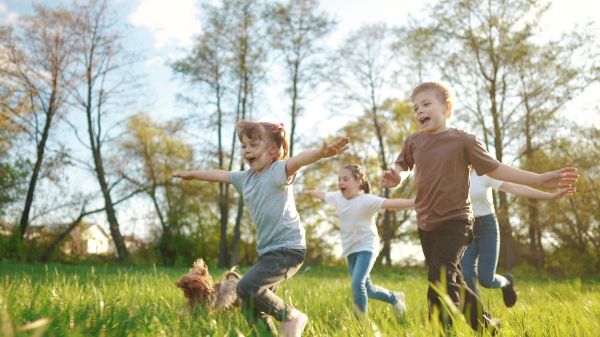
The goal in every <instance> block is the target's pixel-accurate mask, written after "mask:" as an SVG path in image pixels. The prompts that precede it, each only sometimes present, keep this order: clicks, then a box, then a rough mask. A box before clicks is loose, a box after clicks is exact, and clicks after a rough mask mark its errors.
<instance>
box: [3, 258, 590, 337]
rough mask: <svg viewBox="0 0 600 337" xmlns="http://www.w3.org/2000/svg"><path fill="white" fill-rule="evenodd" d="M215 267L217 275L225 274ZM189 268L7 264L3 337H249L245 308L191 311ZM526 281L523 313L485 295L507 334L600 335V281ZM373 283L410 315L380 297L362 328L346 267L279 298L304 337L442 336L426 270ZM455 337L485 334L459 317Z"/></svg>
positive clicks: (315, 270) (400, 272) (314, 274)
mask: <svg viewBox="0 0 600 337" xmlns="http://www.w3.org/2000/svg"><path fill="white" fill-rule="evenodd" d="M212 271H213V276H214V277H215V278H216V276H218V275H219V274H220V273H219V271H218V270H214V268H213V269H212ZM243 271H244V269H242V272H243ZM186 272H187V269H186V268H167V267H152V266H150V267H118V266H112V265H102V266H92V265H60V264H48V265H44V264H26V263H18V262H8V261H0V336H2V337H4V336H6V337H12V336H36V337H37V336H248V334H249V331H250V329H249V327H248V325H247V324H246V322H245V320H244V319H243V317H242V316H241V314H240V313H239V311H237V310H236V311H233V312H227V313H222V314H218V315H215V314H209V313H207V312H206V311H205V310H203V309H200V310H196V311H195V312H194V313H190V312H189V310H188V309H187V307H186V303H185V301H184V299H183V296H182V294H181V292H180V290H179V289H177V288H176V287H175V285H174V283H175V281H177V280H178V279H179V277H181V276H182V275H183V274H185V273H186ZM517 275H518V278H517V282H518V283H517V290H518V293H519V301H518V303H517V305H516V306H515V307H514V308H511V309H507V308H505V307H504V305H503V303H502V296H501V292H500V291H497V290H496V291H489V290H486V289H483V290H482V298H483V300H484V302H485V304H486V305H487V307H488V308H489V311H490V312H491V313H493V314H494V316H495V317H497V318H498V319H500V321H501V324H502V328H501V330H500V333H499V336H598V335H600V280H598V279H580V278H563V279H560V280H557V279H551V278H549V277H541V276H533V274H530V275H528V276H523V275H519V274H517ZM372 278H373V280H374V282H375V283H376V284H379V285H382V286H385V287H387V288H389V289H391V290H402V291H404V292H405V294H406V299H407V304H408V312H407V314H406V316H405V317H404V318H403V319H399V318H397V317H395V316H394V314H393V312H392V310H391V307H390V306H389V305H387V304H385V303H381V302H377V301H373V300H371V301H369V312H370V322H371V324H367V325H365V324H360V323H358V322H357V321H356V320H355V319H354V318H353V314H352V304H351V296H350V289H349V287H350V282H349V277H348V275H347V272H346V269H345V268H343V267H331V268H330V267H327V268H325V267H312V268H307V267H306V266H305V267H304V268H303V269H302V270H301V271H300V273H299V274H298V275H296V276H294V277H293V278H292V279H291V280H288V281H285V282H283V283H282V284H281V287H280V288H279V291H278V294H280V295H281V296H283V297H284V298H285V299H286V300H287V301H289V302H290V303H292V304H293V305H294V306H296V307H298V308H299V309H300V310H302V311H304V312H305V313H307V314H308V316H309V318H310V322H309V325H308V327H307V330H305V334H304V336H411V337H417V336H434V335H435V334H436V331H437V329H438V327H437V326H435V325H434V324H430V323H429V322H428V320H427V306H426V302H425V293H426V287H427V284H426V281H425V279H426V278H425V274H424V272H423V271H421V270H415V269H401V268H383V267H376V268H375V270H374V271H373V273H372ZM453 335H455V336H475V335H476V334H475V333H473V332H472V331H471V330H470V329H469V328H468V327H467V325H466V324H465V323H464V322H461V321H458V322H457V323H456V324H455V331H454V332H453ZM484 335H487V334H484Z"/></svg>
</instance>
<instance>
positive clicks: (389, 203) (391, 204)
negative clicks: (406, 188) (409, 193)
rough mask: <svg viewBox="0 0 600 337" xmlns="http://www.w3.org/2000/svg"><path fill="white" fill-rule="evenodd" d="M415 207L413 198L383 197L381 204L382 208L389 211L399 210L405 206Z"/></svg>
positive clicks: (405, 207)
mask: <svg viewBox="0 0 600 337" xmlns="http://www.w3.org/2000/svg"><path fill="white" fill-rule="evenodd" d="M413 207H415V199H401V198H398V199H385V200H384V201H383V204H381V208H382V209H387V210H390V211H400V210H403V209H407V208H413Z"/></svg>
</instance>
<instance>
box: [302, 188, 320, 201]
mask: <svg viewBox="0 0 600 337" xmlns="http://www.w3.org/2000/svg"><path fill="white" fill-rule="evenodd" d="M300 194H302V195H310V196H311V197H315V198H317V199H320V200H321V201H325V192H323V191H317V190H306V191H303V192H302V193H300Z"/></svg>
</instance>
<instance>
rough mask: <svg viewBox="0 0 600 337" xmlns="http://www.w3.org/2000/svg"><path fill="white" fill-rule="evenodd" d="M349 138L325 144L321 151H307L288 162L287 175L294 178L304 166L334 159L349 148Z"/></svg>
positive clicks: (286, 166)
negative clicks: (325, 159) (321, 160)
mask: <svg viewBox="0 0 600 337" xmlns="http://www.w3.org/2000/svg"><path fill="white" fill-rule="evenodd" d="M349 141H350V139H349V138H347V137H344V138H340V139H338V140H336V141H334V142H332V143H329V144H328V143H323V146H321V148H320V149H312V150H306V151H302V152H300V153H298V154H297V155H295V156H293V157H291V158H290V159H288V160H287V163H286V165H285V173H286V175H287V177H288V178H289V177H292V176H293V175H294V174H296V172H298V170H299V169H300V168H301V167H302V166H306V165H310V164H312V163H314V162H316V161H318V160H319V159H321V158H329V157H333V156H335V155H337V154H339V153H341V152H343V151H345V150H346V149H347V148H348V142H349Z"/></svg>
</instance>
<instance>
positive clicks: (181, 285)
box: [175, 276, 190, 288]
mask: <svg viewBox="0 0 600 337" xmlns="http://www.w3.org/2000/svg"><path fill="white" fill-rule="evenodd" d="M189 283H190V278H189V277H188V276H184V277H182V278H181V279H180V280H179V281H177V282H175V285H176V286H177V287H178V288H187V287H188V284H189Z"/></svg>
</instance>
